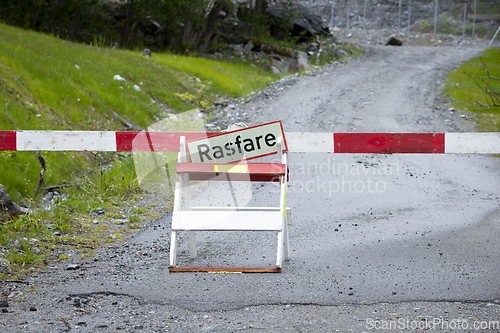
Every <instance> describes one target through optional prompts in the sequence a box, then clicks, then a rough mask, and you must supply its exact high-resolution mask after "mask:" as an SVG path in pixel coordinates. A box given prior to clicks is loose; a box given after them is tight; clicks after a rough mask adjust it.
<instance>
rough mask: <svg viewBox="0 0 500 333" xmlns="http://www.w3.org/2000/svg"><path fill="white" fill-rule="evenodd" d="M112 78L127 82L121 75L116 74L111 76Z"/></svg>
mask: <svg viewBox="0 0 500 333" xmlns="http://www.w3.org/2000/svg"><path fill="white" fill-rule="evenodd" d="M113 80H117V81H120V82H123V83H126V82H127V80H125V79H124V78H123V77H121V76H120V75H118V74H117V75H115V76H114V77H113Z"/></svg>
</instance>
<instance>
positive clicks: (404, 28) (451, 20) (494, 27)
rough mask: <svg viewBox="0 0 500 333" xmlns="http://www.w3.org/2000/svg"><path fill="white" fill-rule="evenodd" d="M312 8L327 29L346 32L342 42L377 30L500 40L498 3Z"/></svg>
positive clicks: (351, 0) (346, 3)
mask: <svg viewBox="0 0 500 333" xmlns="http://www.w3.org/2000/svg"><path fill="white" fill-rule="evenodd" d="M315 4H316V6H315V11H316V13H317V14H319V15H320V16H322V18H323V20H324V21H325V22H326V25H327V26H328V27H330V28H336V29H345V38H348V36H349V34H350V30H351V29H362V30H365V29H380V28H385V29H393V30H395V31H396V32H398V33H400V34H405V35H408V36H409V35H410V33H411V30H412V29H415V30H416V31H418V32H421V33H431V34H434V35H438V34H445V35H454V36H459V37H462V38H466V37H468V38H478V37H480V38H487V39H490V38H491V41H493V40H494V39H495V38H500V37H498V35H499V30H500V27H499V26H500V0H488V1H484V0H482V1H478V0H467V1H464V2H460V3H459V2H453V1H450V0H427V1H415V0H414V1H413V2H412V1H411V0H389V1H387V0H326V1H323V2H321V3H320V2H316V3H315ZM309 5H311V3H310V4H309ZM313 7H314V4H313ZM341 35H344V33H342V34H341Z"/></svg>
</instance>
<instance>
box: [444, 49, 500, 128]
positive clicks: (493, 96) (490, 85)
mask: <svg viewBox="0 0 500 333" xmlns="http://www.w3.org/2000/svg"><path fill="white" fill-rule="evenodd" d="M499 78H500V49H499V48H491V49H488V50H486V51H485V52H484V53H483V54H482V55H481V57H478V58H473V59H471V60H469V61H467V62H466V63H464V64H463V65H462V66H460V67H459V68H458V69H456V70H454V71H452V72H450V73H449V74H448V77H447V81H446V89H447V91H446V95H447V96H448V97H449V98H450V99H451V102H452V105H453V106H454V107H455V108H457V109H464V110H469V111H473V112H477V113H480V114H479V115H478V122H479V127H480V129H481V130H483V131H495V132H500V79H499Z"/></svg>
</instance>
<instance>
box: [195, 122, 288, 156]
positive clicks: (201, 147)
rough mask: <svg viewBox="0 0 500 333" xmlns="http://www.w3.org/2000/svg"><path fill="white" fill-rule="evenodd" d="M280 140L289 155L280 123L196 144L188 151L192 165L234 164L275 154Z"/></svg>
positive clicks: (218, 136) (227, 133)
mask: <svg viewBox="0 0 500 333" xmlns="http://www.w3.org/2000/svg"><path fill="white" fill-rule="evenodd" d="M278 138H281V142H282V147H283V151H287V146H286V141H285V134H284V132H283V126H282V124H281V121H275V122H272V123H267V124H263V125H258V126H253V127H247V128H243V129H240V130H237V131H232V132H226V133H221V134H220V135H216V136H212V137H209V138H205V139H199V140H193V141H190V142H188V143H187V147H188V152H189V156H190V157H191V162H192V163H231V162H236V161H241V160H250V159H253V158H258V157H263V156H267V155H272V154H276V152H277V150H276V144H277V143H278Z"/></svg>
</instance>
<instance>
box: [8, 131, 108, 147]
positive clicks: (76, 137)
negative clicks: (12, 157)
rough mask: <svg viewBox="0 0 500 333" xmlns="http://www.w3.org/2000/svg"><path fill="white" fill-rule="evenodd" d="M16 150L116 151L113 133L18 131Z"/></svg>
mask: <svg viewBox="0 0 500 333" xmlns="http://www.w3.org/2000/svg"><path fill="white" fill-rule="evenodd" d="M16 140H17V150H30V151H33V150H48V151H51V150H54V151H85V150H87V151H116V134H115V132H93V131H75V132H73V131H19V132H17V137H16Z"/></svg>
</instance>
